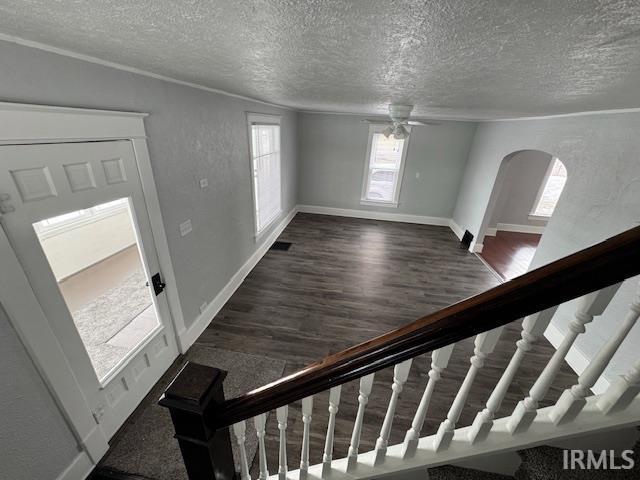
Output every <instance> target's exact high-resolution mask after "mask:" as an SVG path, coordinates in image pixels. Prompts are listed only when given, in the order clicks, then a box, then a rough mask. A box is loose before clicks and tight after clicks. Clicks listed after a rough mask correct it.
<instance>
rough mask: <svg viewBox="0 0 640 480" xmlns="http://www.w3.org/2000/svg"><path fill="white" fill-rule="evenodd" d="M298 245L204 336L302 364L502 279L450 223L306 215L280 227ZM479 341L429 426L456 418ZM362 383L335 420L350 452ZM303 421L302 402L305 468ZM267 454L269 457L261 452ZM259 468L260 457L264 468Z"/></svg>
mask: <svg viewBox="0 0 640 480" xmlns="http://www.w3.org/2000/svg"><path fill="white" fill-rule="evenodd" d="M279 240H282V241H287V242H291V243H292V246H291V248H290V249H289V250H288V251H277V250H271V251H269V252H268V253H267V254H266V255H265V256H264V257H263V259H262V260H261V261H260V262H259V263H258V265H257V266H256V267H255V268H254V269H253V271H252V272H251V273H250V274H249V276H248V277H247V278H246V280H245V281H244V282H243V284H242V285H241V286H240V288H238V290H237V291H236V292H235V293H234V295H233V296H232V298H231V299H230V300H229V302H228V303H227V304H226V305H225V306H224V308H223V309H222V310H221V311H220V313H219V314H218V315H217V316H216V317H215V318H214V320H213V321H212V323H211V324H210V325H209V327H208V328H207V329H206V330H205V332H204V333H203V334H202V335H201V336H200V338H199V339H198V340H197V343H199V344H202V345H212V346H215V347H218V348H223V349H227V350H234V351H239V352H246V353H252V354H258V355H263V356H266V357H269V358H273V359H283V360H285V361H286V367H285V372H284V374H285V375H287V374H290V373H293V372H295V371H297V370H299V369H300V368H302V367H304V366H305V365H307V364H309V363H311V362H314V361H316V360H319V359H321V358H322V357H324V356H326V355H327V354H329V353H333V352H337V351H340V350H342V349H344V348H347V347H350V346H352V345H354V344H357V343H359V342H362V341H365V340H368V339H370V338H372V337H375V336H377V335H380V334H382V333H385V332H387V331H388V330H390V329H394V328H397V327H399V326H401V325H403V324H405V323H407V322H410V321H413V320H415V319H416V318H418V317H420V316H423V315H425V314H427V313H430V312H433V311H436V310H438V309H440V308H442V307H445V306H447V305H449V304H451V303H454V302H457V301H460V300H462V299H464V298H466V297H469V296H472V295H474V294H477V293H480V292H482V291H484V290H486V289H488V288H491V287H493V286H495V285H497V284H498V282H499V280H498V279H497V278H496V276H495V275H494V274H493V273H492V272H490V271H489V269H488V268H487V267H486V266H485V265H483V263H482V262H481V261H480V260H479V259H478V258H477V257H476V256H475V255H474V254H471V253H469V252H467V251H466V250H462V249H460V248H459V244H458V240H457V238H456V237H455V235H454V234H453V233H452V232H451V230H450V229H449V228H447V227H435V226H425V225H414V224H404V223H393V222H382V221H374V220H362V219H353V218H341V217H331V216H322V215H311V214H298V215H296V217H295V218H294V219H293V221H292V222H291V223H290V225H289V226H288V227H287V229H286V230H285V231H284V232H283V234H282V235H281V236H280V238H279ZM519 335H520V322H519V321H518V322H514V323H513V324H511V325H509V326H507V327H506V328H505V331H504V333H503V335H502V338H501V340H500V342H499V344H498V346H497V348H496V351H495V352H494V354H493V355H492V356H490V357H489V359H488V361H487V362H486V366H485V368H484V369H483V370H482V371H481V372H480V374H479V375H478V377H477V380H476V382H475V385H474V388H473V389H472V393H471V395H470V396H469V399H468V401H467V402H466V406H465V409H464V412H463V414H462V417H461V419H460V422H459V423H458V425H460V426H464V425H468V424H470V423H471V422H472V421H473V418H474V417H475V415H476V413H477V412H478V411H479V410H481V409H482V408H484V405H485V402H486V400H487V398H488V396H489V395H490V393H491V391H492V389H493V387H494V386H495V384H496V382H497V380H498V378H499V377H500V375H501V374H502V372H503V371H504V369H505V367H506V365H507V363H508V361H509V359H510V357H511V355H512V354H513V352H514V351H515V342H516V340H517V339H518V338H519ZM553 351H554V350H553V347H552V346H551V345H550V344H549V343H548V342H547V341H546V340H544V339H542V340H540V341H539V342H538V344H537V345H536V348H535V349H534V350H533V351H532V352H530V353H529V354H528V359H527V360H526V361H525V362H524V364H523V366H522V368H521V369H520V371H519V372H518V375H517V377H516V380H515V382H514V383H513V385H511V387H510V389H509V392H508V394H507V396H506V398H505V400H504V402H503V405H502V408H501V409H500V411H499V412H498V416H499V417H500V416H505V415H508V414H510V413H511V411H512V409H513V408H514V407H515V405H516V403H517V402H518V401H519V400H521V399H523V398H524V396H526V393H527V391H528V389H529V388H530V387H531V385H532V384H533V382H534V381H535V379H536V378H537V376H538V374H539V373H540V372H541V371H542V369H543V367H544V365H545V364H546V361H547V360H548V358H549V357H550V356H551V354H552V353H553ZM472 354H473V339H468V340H466V341H463V342H460V343H459V344H457V345H456V347H455V349H454V354H453V356H452V358H451V361H450V364H449V368H448V369H447V370H446V371H445V372H444V374H443V379H442V380H441V381H440V382H439V384H438V385H437V387H436V391H435V395H434V397H433V400H432V403H431V406H430V408H429V411H428V414H427V420H426V422H425V427H424V429H423V432H422V433H423V435H424V434H429V433H434V432H435V431H436V429H437V427H438V425H439V423H440V422H441V421H442V420H443V419H444V418H445V416H446V414H447V411H448V409H449V407H450V405H451V402H452V400H453V398H454V396H455V394H456V393H457V391H458V388H459V386H460V384H461V383H462V379H463V378H464V375H465V374H466V372H467V369H468V367H469V358H470V356H471V355H472ZM429 363H430V360H429V355H424V356H420V357H418V358H416V359H415V360H414V363H413V366H412V369H411V374H410V376H409V380H408V382H407V384H406V386H405V388H404V391H403V392H402V394H401V397H400V401H399V404H398V408H397V412H396V416H395V420H394V425H393V429H392V433H391V437H390V445H391V444H394V443H398V442H401V441H402V440H403V438H404V434H405V432H406V430H407V429H408V428H409V427H410V424H411V420H412V418H413V415H414V413H415V409H416V407H417V405H418V403H419V400H420V397H421V396H422V392H423V390H424V386H425V385H426V382H427V380H428V378H427V373H428V371H429ZM392 373H393V372H392V369H387V370H383V371H381V372H379V373H377V374H376V381H375V384H374V387H373V392H372V394H371V397H370V401H369V405H368V407H367V411H366V414H365V421H364V427H363V432H362V443H361V449H360V451H361V452H364V451H368V450H371V449H372V448H373V446H374V443H375V440H376V438H377V436H378V433H379V429H380V426H381V424H382V420H383V418H384V414H385V411H386V407H387V402H388V400H389V397H390V394H391V388H390V386H391V383H392ZM575 380H576V376H575V374H574V373H573V371H572V370H571V369H570V368H569V367H568V366H566V365H565V366H564V367H563V369H562V371H561V373H560V375H559V376H558V379H557V381H556V382H555V383H554V386H553V388H552V390H551V392H550V394H549V395H548V398H547V399H546V401H545V402H544V406H546V405H549V404H552V403H553V402H554V401H555V400H556V399H557V398H558V396H559V394H560V393H561V391H562V389H564V388H566V387H567V386H569V385H571V384H573V383H575ZM357 397H358V382H351V383H348V384H346V385H344V386H343V388H342V397H341V402H340V409H339V412H338V415H337V422H336V430H335V448H334V458H340V457H343V456H345V455H346V452H347V449H348V446H349V440H350V436H351V430H352V427H353V421H354V418H355V415H356V411H357V406H358V403H357ZM327 407H328V393H327V392H325V393H323V394H320V395H317V396H316V397H315V398H314V411H313V421H312V427H311V448H310V455H311V462H312V464H313V463H319V462H321V457H322V451H323V445H324V437H325V432H326V427H327V420H328V411H327ZM301 436H302V420H301V412H300V405H299V403H298V404H294V405H292V406H290V408H289V419H288V429H287V449H288V459H289V460H288V464H289V468H290V469H295V468H298V466H299V462H300V443H301ZM266 443H267V452H268V453H267V454H268V462H269V470H270V472H271V473H275V472H276V471H277V466H278V458H277V457H278V430H277V425H276V418H275V413H273V414H271V415H270V416H269V419H268V421H267V438H266ZM256 458H257V457H256ZM252 471H253V474H256V473H257V460H254V463H253V467H252Z"/></svg>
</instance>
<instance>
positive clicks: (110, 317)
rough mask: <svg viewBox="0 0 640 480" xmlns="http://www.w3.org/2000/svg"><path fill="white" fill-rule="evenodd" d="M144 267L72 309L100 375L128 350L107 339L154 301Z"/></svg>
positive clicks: (92, 361) (75, 321)
mask: <svg viewBox="0 0 640 480" xmlns="http://www.w3.org/2000/svg"><path fill="white" fill-rule="evenodd" d="M146 282H147V279H146V276H145V274H144V272H143V271H142V270H138V271H136V272H134V273H133V274H131V275H129V276H128V277H127V278H126V279H125V280H124V281H123V282H122V283H121V284H120V285H118V287H116V288H113V289H111V290H109V291H107V292H106V293H104V294H102V295H100V296H99V297H96V298H95V299H94V300H93V301H92V302H91V303H89V304H87V305H84V306H83V307H82V308H79V309H78V310H76V311H75V312H73V314H72V317H73V322H74V323H75V324H76V327H77V328H78V332H79V333H80V337H81V338H82V342H83V343H84V345H85V347H86V348H87V352H88V353H89V357H90V358H91V363H92V364H93V368H94V369H95V371H96V373H97V374H98V378H102V377H103V376H104V375H106V374H107V373H108V372H109V370H111V368H113V367H114V366H115V365H116V364H117V363H118V362H119V361H120V359H121V358H122V357H123V356H124V355H125V354H126V353H127V352H128V349H127V348H124V347H116V346H114V345H108V344H107V343H106V342H107V341H108V340H109V339H110V338H111V337H113V336H114V335H115V334H116V333H118V332H119V331H120V330H122V329H123V328H124V327H126V326H127V325H128V324H129V323H130V322H131V320H133V319H134V318H135V317H136V316H138V315H139V314H140V313H141V312H142V311H143V310H144V309H145V308H147V307H148V306H149V305H151V296H150V293H149V288H148V287H147V286H146Z"/></svg>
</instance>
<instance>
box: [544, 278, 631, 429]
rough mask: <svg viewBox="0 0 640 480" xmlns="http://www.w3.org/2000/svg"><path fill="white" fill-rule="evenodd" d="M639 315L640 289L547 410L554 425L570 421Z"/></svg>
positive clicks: (583, 403)
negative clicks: (575, 380)
mask: <svg viewBox="0 0 640 480" xmlns="http://www.w3.org/2000/svg"><path fill="white" fill-rule="evenodd" d="M639 317H640V289H638V291H637V297H636V299H635V300H634V301H633V303H632V304H631V305H630V307H629V313H628V314H627V316H626V317H625V319H624V321H623V322H622V324H621V325H620V327H619V328H618V329H617V331H616V332H615V333H614V334H613V336H612V337H610V338H609V340H607V342H606V343H605V344H604V345H603V346H602V347H601V348H600V350H598V353H597V354H596V356H595V357H593V359H591V361H590V362H589V365H588V366H587V368H586V369H585V370H584V372H582V373H581V374H580V376H579V377H578V383H576V384H575V385H574V386H572V387H571V388H568V389H566V390H565V391H564V392H562V395H561V396H560V398H559V399H558V401H557V402H556V404H555V405H554V407H553V408H552V409H551V412H549V418H550V419H551V421H552V422H553V423H554V424H556V425H561V424H565V423H569V422H572V421H573V420H574V419H575V418H576V416H577V415H578V413H580V411H581V410H582V409H583V408H584V406H585V405H586V403H587V400H586V396H587V395H588V394H589V391H590V389H591V387H593V386H594V385H595V383H596V382H597V381H598V378H600V375H602V372H604V369H605V368H607V365H609V362H610V361H611V358H613V355H614V354H615V353H616V352H617V351H618V348H619V347H620V345H621V344H622V342H623V341H624V339H625V338H627V335H628V334H629V332H630V331H631V329H632V328H633V326H634V325H635V324H636V322H637V321H638V318H639Z"/></svg>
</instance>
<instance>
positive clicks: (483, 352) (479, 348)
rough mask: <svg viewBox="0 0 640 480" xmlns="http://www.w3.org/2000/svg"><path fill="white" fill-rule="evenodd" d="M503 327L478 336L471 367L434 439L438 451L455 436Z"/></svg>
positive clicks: (446, 446) (435, 448)
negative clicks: (480, 373)
mask: <svg viewBox="0 0 640 480" xmlns="http://www.w3.org/2000/svg"><path fill="white" fill-rule="evenodd" d="M502 329H503V327H498V328H495V329H493V330H490V331H488V332H484V333H481V334H480V335H477V336H476V339H475V349H474V351H473V353H474V355H473V357H471V367H469V370H468V371H467V375H466V376H465V377H464V381H463V382H462V385H461V387H460V390H458V393H457V395H456V398H455V399H454V400H453V403H452V404H451V408H450V409H449V413H448V414H447V418H446V420H444V421H443V422H442V423H441V424H440V427H439V428H438V431H437V432H436V435H435V437H434V439H433V449H434V450H435V451H436V452H438V451H440V450H444V449H446V448H448V447H449V444H450V443H451V439H452V438H453V433H454V431H455V429H456V423H457V422H458V420H459V419H460V414H461V413H462V409H463V408H464V404H465V403H466V401H467V397H468V396H469V392H470V391H471V386H472V385H473V382H474V380H475V378H476V375H477V374H478V371H480V369H481V368H482V367H483V366H484V361H485V359H486V358H487V355H489V354H490V353H491V352H493V349H494V348H495V347H496V344H497V343H498V339H499V338H500V335H501V334H502Z"/></svg>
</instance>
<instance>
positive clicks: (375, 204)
mask: <svg viewBox="0 0 640 480" xmlns="http://www.w3.org/2000/svg"><path fill="white" fill-rule="evenodd" d="M360 205H366V206H369V207H387V208H398V202H376V201H375V200H360Z"/></svg>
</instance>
